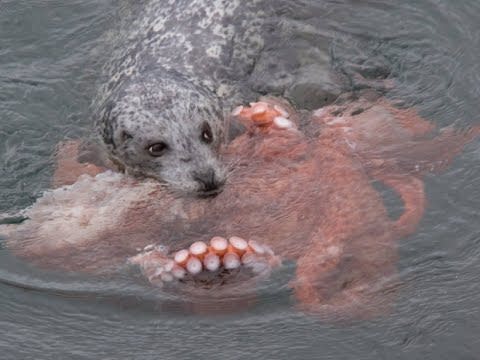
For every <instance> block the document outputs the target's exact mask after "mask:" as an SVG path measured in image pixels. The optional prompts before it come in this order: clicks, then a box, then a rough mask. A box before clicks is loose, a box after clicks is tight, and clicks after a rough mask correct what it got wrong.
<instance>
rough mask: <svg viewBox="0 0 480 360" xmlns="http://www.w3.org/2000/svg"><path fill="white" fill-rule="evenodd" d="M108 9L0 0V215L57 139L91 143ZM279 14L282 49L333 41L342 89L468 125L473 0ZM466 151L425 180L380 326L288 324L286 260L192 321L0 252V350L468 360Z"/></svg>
mask: <svg viewBox="0 0 480 360" xmlns="http://www.w3.org/2000/svg"><path fill="white" fill-rule="evenodd" d="M124 3H126V2H124V1H122V5H125V4H124ZM117 7H118V3H117V2H113V1H106V0H105V1H88V0H82V1H80V0H77V1H71V2H69V3H68V5H65V4H64V3H62V2H56V1H41V0H38V1H10V0H6V1H3V2H2V4H0V28H1V29H2V35H1V36H0V82H1V86H0V124H1V125H0V157H1V164H2V166H1V167H0V188H1V192H0V200H1V201H0V211H1V212H13V211H14V210H16V209H22V208H24V207H26V206H27V205H29V204H31V203H32V202H33V201H34V199H35V198H37V197H38V196H39V195H40V193H41V191H43V190H45V189H47V188H48V186H49V181H50V177H51V174H52V168H51V165H52V158H51V154H52V152H53V149H54V147H55V145H56V144H57V143H58V141H60V140H63V139H65V138H68V137H78V136H85V135H87V134H89V133H90V131H91V123H92V121H91V119H90V118H89V109H88V107H89V104H90V101H91V97H92V94H94V89H95V87H94V83H95V79H96V77H97V76H98V68H99V67H98V64H99V63H102V60H105V56H106V55H108V54H105V53H104V52H102V41H104V39H105V38H108V37H109V36H110V34H107V31H108V30H109V29H111V28H112V26H113V24H112V22H113V21H115V14H116V12H117ZM276 10H277V12H278V16H279V20H278V22H277V23H278V24H279V25H278V26H284V27H285V28H286V29H288V31H285V34H288V36H290V38H289V39H287V40H285V42H284V44H285V46H287V45H289V44H290V46H292V47H293V45H291V44H294V43H295V41H296V40H298V39H299V38H301V39H307V40H306V41H308V43H309V44H313V45H312V46H314V45H315V44H316V42H318V46H324V44H325V43H328V44H330V56H331V58H332V59H333V66H334V68H335V69H336V70H337V71H338V72H339V73H342V74H344V75H345V76H346V78H347V79H349V81H350V82H351V85H352V86H353V87H361V86H362V82H361V77H359V76H356V75H357V74H359V75H361V76H363V77H365V78H369V79H377V80H378V79H384V78H385V77H386V78H388V79H392V80H394V83H395V85H394V87H393V89H391V90H390V91H389V92H388V94H387V95H388V96H389V97H390V98H392V99H395V100H398V101H401V102H402V103H403V104H404V105H407V106H409V105H415V106H416V107H417V108H418V109H419V110H420V112H421V114H422V115H423V116H424V117H426V118H430V119H432V120H433V121H434V122H435V123H436V124H438V125H441V126H444V125H449V124H455V125H457V126H459V127H465V126H467V125H469V124H473V123H475V122H478V118H477V116H478V115H477V114H478V111H477V108H478V100H477V99H478V95H479V93H480V86H479V85H478V84H479V83H480V82H479V80H480V75H479V74H480V71H479V70H480V69H479V67H480V64H479V63H478V60H477V59H478V55H479V54H478V51H479V50H478V49H480V46H479V45H480V44H479V42H480V40H479V39H480V37H479V36H478V33H479V30H478V25H477V22H478V21H477V18H478V14H479V13H480V5H478V4H477V2H476V1H474V0H469V1H464V2H461V3H453V2H450V1H446V0H443V1H440V0H435V1H433V0H429V1H421V2H418V1H403V2H401V3H398V2H393V1H346V0H342V1H321V2H320V1H313V0H304V1H296V2H293V1H282V2H279V3H278V6H277V9H276ZM306 25H311V26H310V27H308V26H306ZM319 39H321V40H319ZM290 40H291V41H290ZM274 50H275V49H274ZM274 50H272V54H271V55H274V54H275V52H274ZM277 51H279V52H280V51H281V49H277ZM479 156H480V151H479V147H478V141H477V142H476V143H472V144H471V145H470V146H468V147H467V149H466V151H465V152H464V153H463V155H461V156H460V157H459V158H458V159H457V160H456V162H455V163H454V164H453V166H452V168H451V169H450V170H449V171H448V172H447V173H446V174H444V175H441V176H435V177H434V176H431V177H429V178H427V181H426V185H427V196H428V208H427V213H426V215H425V217H424V219H423V221H422V223H421V226H420V228H419V230H418V232H417V233H416V234H415V235H413V236H411V237H409V238H408V239H405V240H403V241H401V242H399V251H400V261H399V267H400V272H401V273H400V275H401V280H402V288H401V291H400V296H399V298H398V299H397V302H396V305H395V309H394V310H393V312H392V314H391V315H389V316H386V317H384V318H380V319H376V320H374V321H370V322H357V323H353V324H348V325H339V324H328V323H322V322H320V321H318V320H316V319H314V318H311V317H308V316H305V315H301V314H300V313H298V312H297V311H295V309H294V308H293V307H292V303H291V298H290V295H291V294H290V292H289V291H288V290H287V289H286V288H285V286H284V285H285V282H286V279H287V278H288V277H289V276H291V274H292V273H293V265H290V264H289V265H288V267H287V268H286V269H285V270H282V272H283V271H285V272H284V273H281V274H275V276H274V278H273V279H272V280H271V281H270V282H269V283H268V286H269V289H267V291H265V293H262V294H261V297H260V301H258V303H257V305H256V306H254V307H253V308H250V309H249V310H247V311H246V312H242V313H241V314H232V315H230V316H222V317H208V316H207V317H198V316H193V315H187V314H186V312H184V311H183V310H182V309H175V303H173V305H172V306H168V307H167V309H161V308H159V307H160V305H159V304H158V303H157V302H155V294H153V293H149V292H148V291H147V290H145V288H143V287H142V288H141V287H139V285H138V282H135V281H134V280H132V279H131V277H129V276H126V275H125V276H124V277H123V276H120V277H119V278H109V277H102V278H100V279H95V280H92V279H91V278H85V277H82V276H80V275H79V276H68V275H65V274H58V273H48V272H39V271H38V270H37V269H33V268H32V267H30V266H29V265H28V264H24V263H21V262H20V261H18V260H16V259H14V258H12V257H11V256H9V254H8V253H7V251H6V250H5V249H1V250H0V257H1V260H0V264H1V265H0V280H1V283H0V304H1V310H0V329H2V330H3V331H0V349H6V350H7V351H6V352H5V354H4V355H5V356H4V358H6V359H10V358H11V359H19V358H36V359H42V358H52V357H53V358H67V357H68V358H85V359H89V358H105V359H108V358H112V359H115V358H130V357H135V358H141V359H143V358H145V359H148V358H174V357H175V358H185V359H188V358H194V357H205V356H207V355H208V356H209V357H211V358H219V359H220V358H222V359H223V358H225V357H229V358H246V359H248V358H252V357H255V358H279V359H283V358H285V359H286V358H319V357H323V356H325V357H327V358H328V357H331V358H335V359H337V358H353V357H355V358H366V359H371V358H406V359H410V358H435V359H438V358H445V359H447V358H466V359H468V358H474V357H475V355H476V354H477V352H478V350H479V349H478V346H479V345H478V341H477V339H476V336H475V335H476V334H477V333H478V331H479V330H480V329H479V326H480V325H479V320H480V319H479V313H478V310H477V304H478V301H479V300H480V290H478V286H476V284H477V283H478V275H477V274H478V273H479V270H480V269H479V268H480V264H479V261H478V257H479V247H478V243H479V239H480V225H479V223H478V219H477V218H478V210H477V209H478V205H477V204H478V203H479V201H480V190H479V189H480V186H479V185H480V183H479V182H480V170H479V167H478V166H476V165H477V164H478V159H479ZM278 289H280V290H278ZM272 290H274V291H272ZM140 295H141V296H140ZM162 310H163V311H162ZM27 344H28V345H27Z"/></svg>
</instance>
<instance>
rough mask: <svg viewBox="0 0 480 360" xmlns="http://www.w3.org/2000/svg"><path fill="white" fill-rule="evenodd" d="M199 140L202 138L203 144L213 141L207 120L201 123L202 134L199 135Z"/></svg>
mask: <svg viewBox="0 0 480 360" xmlns="http://www.w3.org/2000/svg"><path fill="white" fill-rule="evenodd" d="M200 140H202V141H203V142H204V143H205V144H211V143H212V141H213V133H212V128H211V127H210V125H209V124H208V123H207V122H204V123H203V126H202V135H201V136H200Z"/></svg>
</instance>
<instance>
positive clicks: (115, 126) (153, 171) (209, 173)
mask: <svg viewBox="0 0 480 360" xmlns="http://www.w3.org/2000/svg"><path fill="white" fill-rule="evenodd" d="M112 94H113V95H112V96H111V97H110V98H109V99H108V100H107V101H106V103H105V104H104V106H103V108H102V110H101V112H100V114H99V117H98V119H99V121H98V124H97V126H98V128H99V130H100V135H101V137H102V140H103V141H102V143H103V144H104V145H105V146H106V150H107V153H108V154H109V157H110V158H111V160H112V161H113V162H114V163H115V164H116V165H118V167H119V168H120V169H122V170H124V171H125V172H127V173H129V174H132V175H135V176H141V177H150V178H154V179H157V180H159V181H160V182H163V183H166V184H167V185H168V186H169V187H171V188H172V189H174V190H180V191H181V192H184V193H188V194H192V193H193V194H196V195H198V196H211V195H215V194H217V193H218V192H219V191H221V189H222V187H223V184H224V183H225V180H226V171H225V169H224V167H223V165H222V163H221V162H220V159H219V158H218V150H219V147H220V144H221V142H222V138H223V131H222V129H223V127H224V126H223V116H222V113H221V108H222V106H221V101H220V100H219V99H218V97H217V96H215V94H213V93H212V92H209V91H208V90H206V89H205V88H204V87H202V86H198V85H196V84H194V83H193V82H191V81H189V80H188V79H187V78H186V77H184V76H182V75H181V74H178V73H174V72H171V71H168V72H167V71H164V72H162V73H161V74H151V73H150V74H149V75H148V76H147V75H140V74H138V73H137V74H135V75H133V76H132V77H130V78H128V79H127V80H126V81H124V82H123V83H121V84H120V85H119V86H118V88H116V89H114V91H112Z"/></svg>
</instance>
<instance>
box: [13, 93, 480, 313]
mask: <svg viewBox="0 0 480 360" xmlns="http://www.w3.org/2000/svg"><path fill="white" fill-rule="evenodd" d="M267 102H270V103H271V104H275V105H278V104H280V105H282V106H284V104H283V103H279V102H276V101H274V100H269V101H267ZM288 110H289V112H290V119H291V120H292V121H294V122H296V123H297V124H296V125H297V127H299V128H300V125H299V124H300V123H299V122H298V119H299V118H300V117H301V116H303V117H306V118H307V119H308V121H307V122H306V124H307V125H306V126H304V127H303V128H300V130H296V129H295V128H293V129H283V130H282V129H275V128H274V127H270V128H268V129H267V130H265V129H262V130H261V131H257V130H256V129H255V127H251V128H249V131H247V132H246V133H245V134H243V135H241V136H239V137H237V138H236V139H234V140H233V141H232V142H231V143H230V144H229V145H228V146H227V147H226V148H225V149H223V157H224V159H225V161H226V162H228V163H229V164H231V168H232V170H231V173H230V176H229V178H228V183H227V185H226V186H225V189H224V190H223V192H222V193H220V194H219V195H218V196H216V197H215V198H209V199H196V198H187V197H182V196H180V195H179V194H174V193H171V192H169V191H168V190H165V189H164V188H163V187H162V186H161V185H158V184H154V183H149V185H148V186H147V185H145V184H142V183H141V182H137V181H133V180H119V181H118V183H116V184H115V186H119V187H120V188H122V187H123V191H133V192H135V191H137V194H139V195H140V196H137V197H136V198H134V199H131V198H128V199H126V200H125V202H124V203H123V204H122V205H121V206H120V208H119V205H118V204H119V202H118V201H117V200H115V201H113V200H112V201H111V203H108V202H106V203H104V206H105V207H106V211H107V212H108V211H110V209H115V211H113V212H112V217H114V218H110V219H109V221H110V223H108V226H107V225H105V226H97V227H96V228H95V231H90V232H88V236H85V237H82V238H81V239H80V240H77V241H73V242H68V241H56V242H54V241H52V240H51V238H52V237H55V235H54V231H52V232H51V233H49V234H48V235H49V236H50V237H48V236H46V235H42V236H43V237H42V236H39V229H40V228H39V227H36V226H32V225H28V224H25V225H21V226H23V229H22V231H17V232H15V233H14V234H13V235H12V236H11V237H10V238H9V247H10V248H11V249H12V250H13V251H14V253H15V254H16V255H17V256H20V257H23V258H25V259H28V260H29V261H32V262H34V263H35V264H37V265H40V266H47V267H53V268H58V269H65V270H69V271H87V272H92V273H101V272H108V271H115V269H118V268H119V267H121V266H122V265H123V264H124V263H125V259H126V258H128V257H131V256H134V255H135V254H137V253H138V249H139V248H143V247H145V246H146V245H148V244H151V243H161V244H164V245H167V246H170V247H171V250H172V251H174V250H179V249H181V248H187V247H188V246H189V245H190V244H191V243H193V242H195V241H208V240H209V239H211V238H212V237H214V236H217V235H221V236H230V235H235V234H237V235H239V236H242V237H243V238H245V239H252V240H256V241H258V242H260V243H264V244H266V245H268V246H270V247H271V248H272V249H273V250H274V251H275V253H276V254H278V255H280V256H281V257H282V258H283V259H290V260H292V261H295V263H296V275H295V278H294V279H293V280H292V281H291V283H290V285H291V287H292V288H293V290H294V294H295V298H296V300H297V302H298V306H299V307H300V308H301V309H302V310H305V311H308V312H310V313H318V314H330V315H331V314H332V313H337V314H349V316H355V317H360V318H364V317H370V316H373V315H375V314H379V313H383V312H384V311H386V309H387V308H388V307H389V306H390V304H391V301H389V299H388V298H387V297H388V296H392V294H393V292H391V291H390V292H388V294H389V295H385V293H384V292H382V291H381V289H382V287H384V286H387V285H388V284H390V285H391V284H392V283H395V281H396V277H395V274H396V262H397V250H396V240H398V239H399V238H401V237H403V236H406V235H408V234H411V233H412V232H413V231H415V229H416V226H417V224H418V222H419V221H420V220H421V217H422V215H423V212H424V208H425V205H426V201H425V195H424V189H423V187H424V184H423V181H422V177H423V175H424V174H425V173H426V172H427V171H430V170H437V169H443V168H444V167H445V166H447V165H448V163H449V162H450V161H451V160H452V159H453V157H454V156H455V155H456V154H458V153H459V152H460V151H461V150H462V149H463V146H464V145H465V144H466V143H467V142H469V141H471V140H472V139H474V138H475V137H476V136H477V135H478V134H479V129H478V128H474V129H472V130H471V131H469V132H464V133H462V134H460V133H457V132H453V131H451V130H448V129H447V130H444V131H441V132H440V135H439V136H438V137H436V138H435V137H434V138H432V137H429V135H430V134H431V133H432V132H433V131H434V127H433V126H432V125H431V124H430V123H428V122H427V121H425V120H424V119H422V118H421V117H419V116H418V115H417V114H416V112H415V111H413V110H400V109H397V108H395V107H393V106H392V105H391V104H390V103H388V102H387V101H385V100H383V99H377V100H373V101H367V100H362V99H359V100H353V101H350V102H347V103H346V104H345V105H342V106H339V105H332V106H328V107H325V108H323V109H321V110H319V111H316V112H314V113H311V114H306V115H305V114H303V115H302V114H298V113H295V112H294V111H293V109H291V108H288ZM236 115H237V117H239V118H240V120H241V121H242V122H243V123H244V124H247V125H248V124H249V121H251V119H250V118H249V116H243V118H242V114H241V112H240V111H239V110H237V111H236ZM452 144H453V145H454V146H452ZM69 146H72V145H71V144H70V145H69ZM67 150H69V151H66V152H64V153H63V154H62V153H60V154H59V168H58V171H57V174H56V177H55V182H56V184H60V183H62V177H64V175H62V172H64V169H65V167H64V164H67V166H66V167H71V168H75V149H74V146H73V147H72V148H70V149H67ZM82 166H85V165H82ZM100 171H103V169H102V168H98V172H100ZM87 180H88V181H93V182H94V181H100V180H96V179H91V178H90V179H87ZM87 180H85V178H84V181H87ZM372 180H380V181H382V182H384V183H385V185H387V186H389V187H391V188H392V189H393V190H395V191H397V192H398V193H399V195H400V196H401V198H402V199H403V201H404V203H405V211H404V213H403V214H402V215H401V216H400V217H399V218H398V219H396V220H393V219H391V218H390V217H389V216H388V214H387V210H386V208H385V206H384V203H383V201H382V198H381V196H380V195H379V193H378V192H377V191H376V190H375V189H374V188H373V187H372ZM72 196H73V195H72ZM108 196H110V197H112V198H115V194H109V195H108ZM108 196H107V197H108ZM119 196H120V195H119ZM109 206H110V207H109ZM94 218H95V215H92V216H91V217H90V218H88V219H87V220H86V224H85V229H87V228H88V227H89V223H88V222H89V221H90V220H89V219H94ZM92 221H93V220H92ZM47 233H48V232H47ZM86 234H87V232H86ZM39 238H42V239H43V240H41V239H40V240H39Z"/></svg>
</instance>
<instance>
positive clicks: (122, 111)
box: [95, 0, 269, 195]
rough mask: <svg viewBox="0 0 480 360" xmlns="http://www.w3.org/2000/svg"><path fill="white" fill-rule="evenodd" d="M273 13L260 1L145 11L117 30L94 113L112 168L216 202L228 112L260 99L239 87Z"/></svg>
mask: <svg viewBox="0 0 480 360" xmlns="http://www.w3.org/2000/svg"><path fill="white" fill-rule="evenodd" d="M268 9H269V8H268V7H266V5H265V1H264V0H253V1H249V2H247V3H245V2H241V1H239V0H233V1H226V0H180V1H178V0H175V1H158V0H150V1H147V2H144V3H142V9H141V10H140V11H139V12H138V13H137V15H136V18H135V19H134V20H133V21H132V22H131V23H130V24H129V26H128V28H125V29H120V32H119V34H120V36H119V41H118V43H117V44H116V50H115V51H114V52H113V54H112V56H111V59H110V61H109V63H108V64H107V66H106V68H105V70H106V74H107V76H108V79H109V81H107V82H106V83H105V85H104V86H103V87H102V89H101V91H100V94H99V96H98V101H97V103H96V109H97V110H96V115H95V116H96V128H97V130H98V133H99V135H100V136H101V139H100V140H101V143H102V145H103V147H104V150H105V151H106V153H107V154H108V157H109V159H110V160H112V162H113V163H115V164H116V165H117V166H118V167H119V168H120V169H123V170H125V171H126V172H127V173H130V174H133V175H140V176H146V177H152V178H155V179H157V180H160V181H162V182H164V183H167V184H168V185H169V186H170V187H172V188H174V189H178V190H181V191H184V192H187V193H196V194H199V195H209V194H212V193H213V194H214V193H216V192H218V190H219V189H221V187H222V185H223V183H224V182H225V178H226V171H225V170H224V168H223V167H222V165H221V163H220V161H219V159H218V155H217V154H218V148H219V146H220V143H221V141H222V139H223V136H224V135H223V131H224V122H223V119H224V116H223V115H224V111H228V110H230V109H231V107H232V104H234V103H239V102H244V101H245V100H253V99H254V98H255V95H253V94H252V93H250V91H249V89H248V86H243V84H242V82H243V81H244V79H246V78H248V76H247V75H248V74H249V73H250V72H252V71H253V67H254V64H255V60H256V56H258V54H259V53H260V50H261V48H262V46H263V40H262V37H261V36H260V35H259V34H261V29H262V26H263V25H264V20H265V18H266V14H267V12H268V11H269V10H268ZM224 109H225V110H224Z"/></svg>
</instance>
